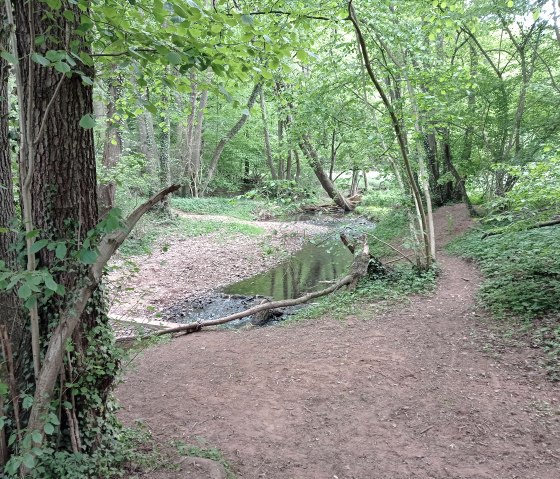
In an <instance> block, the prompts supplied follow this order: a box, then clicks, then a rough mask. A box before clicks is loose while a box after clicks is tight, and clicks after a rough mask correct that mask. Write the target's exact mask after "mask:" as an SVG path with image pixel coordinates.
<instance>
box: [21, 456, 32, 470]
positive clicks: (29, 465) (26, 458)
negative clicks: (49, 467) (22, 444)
mask: <svg viewBox="0 0 560 479" xmlns="http://www.w3.org/2000/svg"><path fill="white" fill-rule="evenodd" d="M21 462H23V465H24V466H25V467H27V468H28V469H33V468H34V467H35V456H34V455H33V454H31V453H30V452H27V453H25V454H24V455H23V459H22V461H21Z"/></svg>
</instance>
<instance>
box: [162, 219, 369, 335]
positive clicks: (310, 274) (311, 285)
mask: <svg viewBox="0 0 560 479" xmlns="http://www.w3.org/2000/svg"><path fill="white" fill-rule="evenodd" d="M297 221H301V222H304V223H312V224H321V225H323V226H328V227H329V230H330V231H329V233H328V234H326V235H322V236H317V237H315V238H313V239H312V240H310V241H309V242H307V243H306V244H305V245H304V246H303V248H301V249H300V250H299V251H297V252H296V253H294V254H292V255H290V256H289V257H287V258H286V259H285V260H284V261H282V262H281V263H279V264H278V265H277V266H275V267H273V268H271V269H270V270H268V271H265V272H263V273H260V274H258V275H256V276H252V277H251V278H247V279H244V280H241V281H239V282H237V283H233V284H231V285H229V286H227V287H225V288H223V289H222V290H219V291H217V292H216V293H215V294H213V295H212V296H209V297H206V298H199V299H195V300H185V301H182V302H178V303H176V304H174V305H172V306H170V307H169V308H167V309H166V310H165V311H164V313H163V318H162V319H165V320H166V321H172V322H177V323H190V322H195V321H208V320H211V319H217V318H220V317H223V316H227V315H230V314H234V313H237V312H240V311H243V310H245V309H248V308H250V307H252V306H255V305H257V304H259V303H261V302H262V301H264V300H265V299H269V300H273V301H277V300H282V299H292V298H297V297H299V296H301V295H303V294H305V293H309V292H312V291H318V290H320V289H324V288H326V287H328V286H329V285H330V284H332V283H333V282H335V281H336V280H338V279H339V278H341V277H342V276H344V275H345V274H346V273H347V272H348V271H349V268H350V265H351V264H352V259H353V257H352V254H351V253H350V251H348V249H347V248H346V247H345V246H344V245H343V244H342V241H340V237H339V236H340V233H342V232H344V233H346V234H348V235H350V236H352V234H356V233H357V232H359V231H364V230H367V229H372V228H374V226H375V225H374V224H373V223H370V222H368V221H367V220H364V219H363V218H355V217H348V216H345V217H334V216H328V215H311V216H310V215H306V216H305V217H300V218H297ZM305 306H306V305H300V306H294V307H290V308H284V310H282V311H278V310H274V311H273V313H272V314H271V315H269V318H268V322H269V323H274V322H277V321H281V320H283V319H285V318H286V317H287V316H289V315H291V314H294V313H295V312H296V311H297V310H299V309H301V308H303V307H305ZM251 321H252V318H251V317H247V318H243V319H240V320H236V321H232V322H231V323H227V324H226V325H224V326H223V327H228V328H238V327H241V326H243V325H245V324H247V323H250V322H251ZM259 325H262V324H259Z"/></svg>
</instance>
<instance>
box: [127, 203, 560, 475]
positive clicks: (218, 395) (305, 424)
mask: <svg viewBox="0 0 560 479" xmlns="http://www.w3.org/2000/svg"><path fill="white" fill-rule="evenodd" d="M436 222H437V224H436V228H437V231H438V239H439V245H440V246H441V245H443V244H445V242H446V241H448V240H449V239H450V238H451V237H453V236H454V235H456V234H457V233H459V232H461V231H464V230H465V229H466V228H467V227H468V226H469V224H470V221H469V219H468V217H467V216H466V213H465V211H464V210H463V208H462V206H453V207H446V208H442V209H440V210H438V211H437V213H436ZM186 246H187V245H185V247H186ZM439 262H440V264H441V268H442V274H441V277H440V278H439V283H438V287H437V290H436V291H435V292H434V293H433V294H431V295H428V296H418V297H413V298H411V299H410V301H406V302H403V304H401V305H397V306H393V307H390V308H380V307H379V306H378V305H375V304H363V305H360V307H359V308H357V310H358V311H359V312H358V313H356V312H354V313H353V314H351V315H350V314H349V315H348V317H347V318H346V319H345V320H344V321H337V320H333V319H330V318H328V317H325V318H322V319H320V320H315V321H308V322H302V323H292V324H287V325H285V326H283V327H272V328H262V329H251V330H243V331H203V332H201V333H197V334H193V335H188V336H183V337H179V338H176V339H174V340H173V341H172V342H170V343H168V344H164V345H160V346H157V347H154V348H152V349H150V350H148V351H146V352H145V354H143V355H142V357H140V358H139V359H138V360H137V361H136V362H135V367H134V369H133V370H130V371H129V372H128V374H127V376H126V379H125V381H124V383H123V384H122V385H121V386H120V387H119V388H118V391H117V396H118V398H119V399H120V401H121V403H122V405H123V410H122V411H121V418H122V420H123V421H124V422H125V423H127V424H132V423H133V422H134V421H135V420H137V419H142V420H143V421H144V422H145V424H146V425H147V426H148V427H149V428H150V429H151V430H152V431H153V434H154V436H155V437H156V438H157V440H159V441H160V442H162V443H165V442H166V441H169V440H171V439H181V440H183V441H185V442H186V443H191V444H200V443H201V442H204V443H205V444H207V445H208V447H217V448H218V449H220V450H221V451H223V453H224V455H225V457H226V458H227V460H228V461H230V463H231V464H232V466H233V469H234V470H235V473H236V474H237V476H238V477H239V478H261V477H262V478H268V479H291V478H302V479H306V478H309V479H315V478H317V479H323V478H331V479H333V478H334V479H336V478H338V479H343V478H345V479H350V478H356V479H358V478H359V479H370V478H371V479H373V478H374V479H405V478H433V479H440V478H441V479H443V478H454V479H459V478H462V479H467V478H468V479H475V478H476V479H501V478H519V479H529V478H535V479H558V478H560V397H559V391H558V387H557V386H555V385H554V384H552V383H550V382H547V381H546V379H545V374H544V372H543V371H542V370H541V369H540V368H539V366H538V364H539V356H538V353H537V352H536V351H535V350H531V349H528V348H526V347H525V346H523V345H515V344H509V343H506V342H505V340H504V339H503V338H502V336H501V335H500V334H498V335H496V334H495V332H494V328H493V327H491V326H490V320H489V319H488V318H487V317H486V313H485V312H484V311H483V310H481V309H480V308H479V307H478V306H477V304H476V301H475V293H476V291H477V289H478V286H479V284H480V280H481V278H480V274H479V272H478V270H477V268H476V267H475V265H474V264H471V263H468V262H465V261H463V260H461V259H458V258H455V257H451V256H448V255H446V254H444V253H443V252H441V251H440V252H439ZM168 274H169V275H172V274H174V273H173V272H171V271H169V272H168ZM178 460H180V459H178ZM179 467H180V470H179V471H159V472H152V473H149V474H146V475H145V476H143V477H150V478H153V479H164V478H165V479H175V478H177V479H178V478H187V477H190V478H197V479H202V478H210V477H217V476H215V474H216V472H215V471H214V472H213V471H211V470H210V469H208V468H206V469H205V468H204V467H200V466H199V467H198V468H197V467H195V466H193V465H192V463H189V464H185V463H182V464H181V465H180V466H179Z"/></svg>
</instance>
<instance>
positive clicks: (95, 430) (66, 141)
mask: <svg viewBox="0 0 560 479" xmlns="http://www.w3.org/2000/svg"><path fill="white" fill-rule="evenodd" d="M62 4H63V9H64V11H69V12H71V13H72V14H73V15H72V16H70V15H68V16H67V15H65V16H62V15H58V14H56V13H55V14H54V15H53V11H52V10H50V8H49V7H48V6H47V5H46V4H45V3H42V2H15V23H16V35H17V42H18V57H19V58H20V68H21V73H22V74H21V81H22V83H23V85H18V89H20V90H21V92H22V94H23V98H22V100H23V104H20V105H19V108H20V112H26V114H25V126H26V127H27V128H26V131H27V132H28V133H30V135H29V136H28V139H29V138H30V139H31V140H33V141H32V143H33V145H32V146H33V148H32V149H31V150H30V151H31V152H34V154H33V155H32V160H33V176H32V178H31V205H32V207H31V211H30V213H31V217H32V220H33V224H34V227H35V229H37V230H39V231H40V236H39V237H41V238H49V239H50V240H51V241H60V242H64V243H66V244H68V245H69V249H70V250H73V249H81V248H82V245H83V242H84V240H85V239H86V234H87V232H88V231H89V230H91V229H92V228H93V227H94V226H95V225H96V223H97V220H98V212H97V195H96V170H95V151H94V144H93V130H92V129H84V128H81V127H80V126H79V123H80V120H81V118H82V117H83V116H84V115H86V114H91V113H92V111H93V101H92V96H93V88H92V87H91V86H90V85H89V84H86V83H84V82H83V81H82V79H81V77H80V75H78V74H72V75H71V76H70V77H69V76H67V75H63V74H60V73H58V72H57V71H56V70H55V69H54V68H45V67H42V66H40V65H38V64H36V63H34V62H32V61H28V58H29V55H30V54H31V52H33V51H34V50H35V48H37V49H38V51H39V53H43V54H44V53H45V52H46V51H47V50H66V49H68V48H70V47H69V45H72V48H75V49H77V51H80V52H88V51H89V50H90V48H89V45H88V43H86V42H85V41H84V37H83V36H81V35H78V34H76V33H75V32H76V29H77V28H78V27H79V26H80V18H81V16H82V15H84V14H87V12H84V11H82V10H81V9H80V8H79V7H78V6H77V5H76V4H75V3H73V2H70V1H69V0H67V1H63V2H62ZM30 9H31V10H30ZM70 18H72V19H70ZM48 31H64V32H66V34H65V36H64V37H63V38H61V39H58V38H57V37H55V36H52V35H48V36H46V41H45V43H43V44H42V45H40V46H38V47H36V44H35V38H36V37H38V36H39V35H43V34H44V32H48ZM30 68H31V71H30ZM78 68H79V69H80V70H81V71H82V72H84V73H85V74H86V75H88V76H89V77H90V78H93V74H94V72H93V69H92V68H91V67H90V66H87V65H84V64H79V65H78ZM21 87H22V88H21ZM53 95H56V98H53ZM42 125H44V128H42ZM21 134H22V135H23V134H24V132H21ZM20 168H21V170H22V172H23V174H22V175H21V176H22V178H25V173H26V172H27V165H24V164H22V165H20ZM24 213H26V212H25V208H24ZM28 213H29V211H27V213H26V214H28ZM38 257H39V265H40V266H41V267H44V268H49V269H50V270H51V273H52V274H53V276H54V279H55V281H56V282H57V283H59V284H62V285H63V286H64V287H65V289H66V291H71V290H73V289H74V288H75V286H76V284H77V282H78V281H80V280H81V277H80V272H79V266H78V272H77V273H76V272H66V271H62V272H58V273H55V272H54V271H55V270H53V269H52V266H53V265H54V263H55V261H57V260H56V259H55V254H54V252H53V251H49V250H48V249H46V248H44V249H42V250H41V251H40V252H39V254H38ZM71 299H72V298H68V297H65V298H63V299H62V298H59V297H52V298H51V299H50V300H49V301H48V302H47V303H46V304H44V305H42V306H41V308H40V335H41V338H42V339H43V341H42V342H43V344H44V343H45V342H46V341H47V338H48V336H49V334H50V332H51V331H50V328H51V327H52V324H53V319H54V318H57V317H58V313H59V311H60V310H61V307H62V305H63V304H64V303H65V302H68V301H69V300H71ZM102 302H103V301H102V293H101V292H100V291H99V290H97V291H96V292H95V293H94V297H93V299H92V300H91V301H90V302H89V306H88V308H86V310H85V311H84V313H83V314H82V315H81V317H80V322H79V324H78V326H77V327H76V328H75V330H74V334H73V335H72V343H73V347H74V352H73V353H71V354H70V353H69V358H70V360H71V368H72V374H71V375H70V376H67V378H68V380H69V382H71V383H73V384H75V388H71V389H69V390H67V391H66V393H68V394H73V396H74V398H75V404H76V407H75V409H73V412H72V414H74V416H75V417H77V418H78V419H79V424H78V426H79V430H78V435H81V436H82V438H86V439H87V440H86V441H83V444H84V452H89V451H92V450H93V449H94V448H95V447H96V446H97V444H98V440H99V437H100V436H101V435H102V434H103V433H104V425H103V421H104V418H105V415H106V414H107V408H106V401H107V398H108V393H109V391H110V388H111V385H112V383H113V378H114V372H115V364H116V361H115V359H114V358H113V357H112V354H111V352H110V351H111V348H110V347H108V343H109V342H110V338H111V334H112V332H111V329H110V327H109V325H108V321H107V316H106V315H105V313H104V311H103V308H102ZM27 355H28V356H29V352H27ZM86 358H87V361H86ZM29 361H30V362H31V360H29ZM67 366H68V364H67ZM58 373H60V371H58ZM55 380H56V379H55ZM32 388H33V386H32V385H30V390H32ZM64 422H65V421H63V424H64ZM61 436H62V438H63V441H62V443H61V444H66V443H70V438H69V437H68V429H67V428H66V427H61Z"/></svg>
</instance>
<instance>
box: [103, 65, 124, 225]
mask: <svg viewBox="0 0 560 479" xmlns="http://www.w3.org/2000/svg"><path fill="white" fill-rule="evenodd" d="M113 73H115V72H114V69H113ZM108 90H109V91H108V95H107V119H106V127H105V128H106V129H105V142H104V144H103V167H104V170H105V171H104V175H105V177H106V179H105V181H104V182H103V183H101V184H100V185H99V188H98V196H99V215H100V216H104V215H105V214H106V213H107V212H108V211H109V210H110V209H111V208H114V207H115V194H116V188H117V183H116V181H115V180H114V179H113V178H112V176H113V175H114V171H113V170H114V168H115V167H116V166H117V163H118V161H119V158H120V157H121V154H122V150H123V145H122V136H121V132H120V131H119V125H118V122H117V121H116V120H115V115H116V113H117V100H118V98H119V90H118V79H113V80H110V81H109V85H108Z"/></svg>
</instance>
